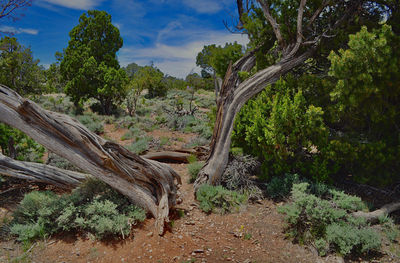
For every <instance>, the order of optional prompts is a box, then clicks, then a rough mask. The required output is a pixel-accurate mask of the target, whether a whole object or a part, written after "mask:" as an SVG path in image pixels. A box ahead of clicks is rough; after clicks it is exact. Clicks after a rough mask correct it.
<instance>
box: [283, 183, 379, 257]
mask: <svg viewBox="0 0 400 263" xmlns="http://www.w3.org/2000/svg"><path fill="white" fill-rule="evenodd" d="M309 186H310V185H309V183H306V182H303V183H294V184H293V187H292V191H291V195H292V197H291V198H292V203H290V204H287V205H284V206H282V207H279V208H278V211H279V212H280V213H284V214H285V215H286V216H285V221H286V223H287V228H286V232H287V234H288V235H289V236H290V237H293V238H294V239H295V240H296V241H298V242H300V243H311V244H313V245H314V246H315V247H316V248H317V250H318V252H319V253H320V255H326V254H327V253H329V252H332V251H335V252H338V253H339V254H341V255H344V256H346V255H349V254H350V253H356V254H360V253H366V252H369V251H371V250H375V251H378V250H379V249H380V247H381V235H380V233H379V232H378V231H376V230H375V229H373V228H372V227H371V226H370V225H369V224H368V223H367V222H366V220H365V219H364V218H359V217H354V216H353V215H352V213H353V212H356V211H360V210H367V206H366V204H365V203H364V202H362V200H361V199H360V198H359V197H356V196H351V195H347V194H345V193H343V192H341V191H338V190H336V189H329V188H325V189H327V191H326V192H325V193H323V195H322V196H323V198H322V197H319V196H317V195H315V194H312V193H310V192H311V191H312V189H311V188H310V187H309Z"/></svg>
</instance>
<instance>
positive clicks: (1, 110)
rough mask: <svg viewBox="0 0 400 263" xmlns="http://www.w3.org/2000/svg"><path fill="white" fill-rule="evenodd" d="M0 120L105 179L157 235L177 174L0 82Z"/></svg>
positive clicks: (171, 203)
mask: <svg viewBox="0 0 400 263" xmlns="http://www.w3.org/2000/svg"><path fill="white" fill-rule="evenodd" d="M0 121H1V122H4V123H6V124H8V125H10V126H12V127H14V128H17V129H19V130H21V131H22V132H24V133H26V134H27V135H28V136H30V137H32V138H33V139H34V140H35V141H37V142H38V143H40V144H42V145H43V146H44V147H45V148H47V149H48V150H50V151H52V152H54V153H56V154H57V155H59V156H61V157H63V158H65V159H67V160H68V161H70V162H71V163H72V164H74V165H75V166H77V167H78V168H80V169H82V170H83V171H85V172H87V173H89V174H91V175H92V176H94V177H96V178H98V179H99V180H101V181H103V182H105V183H107V184H108V185H110V186H111V187H113V188H114V189H116V190H117V191H119V192H120V193H121V194H123V195H125V196H126V197H128V198H129V199H130V200H131V201H132V202H133V203H135V204H137V205H139V206H141V207H143V208H144V209H145V210H147V211H149V212H150V213H151V214H152V215H153V216H154V217H155V218H156V228H157V231H158V233H159V234H162V233H163V231H164V223H165V222H166V221H167V222H168V221H169V219H168V214H169V209H170V207H173V206H174V205H175V204H176V199H177V188H178V184H181V179H180V177H179V175H178V174H177V173H176V172H175V171H174V170H173V169H172V168H170V167H169V166H168V165H166V164H162V163H159V162H156V161H153V160H149V159H145V158H142V157H140V156H138V155H136V154H134V153H132V152H130V151H128V150H127V149H125V148H124V147H122V146H121V145H119V144H116V143H113V142H109V141H107V140H105V139H103V138H101V137H99V136H98V135H96V134H94V133H92V132H91V131H89V130H88V129H87V128H86V127H85V126H83V125H82V124H80V123H79V122H78V121H76V120H74V119H72V118H71V117H69V116H67V115H64V114H60V113H56V112H51V111H47V110H44V109H42V108H40V107H39V106H38V105H36V104H35V103H34V102H32V101H30V100H28V99H24V98H22V97H21V96H20V95H19V94H17V93H16V92H15V91H13V90H11V89H9V88H7V87H6V86H4V85H0Z"/></svg>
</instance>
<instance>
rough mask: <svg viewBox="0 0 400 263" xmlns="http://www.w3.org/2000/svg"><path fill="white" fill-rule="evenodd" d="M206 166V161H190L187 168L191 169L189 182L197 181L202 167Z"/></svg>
mask: <svg viewBox="0 0 400 263" xmlns="http://www.w3.org/2000/svg"><path fill="white" fill-rule="evenodd" d="M203 166H204V162H201V161H200V162H198V161H194V162H190V163H189V164H188V166H187V169H188V171H189V176H190V177H189V183H191V184H192V183H194V181H196V178H197V175H198V174H199V172H200V170H201V168H202V167H203Z"/></svg>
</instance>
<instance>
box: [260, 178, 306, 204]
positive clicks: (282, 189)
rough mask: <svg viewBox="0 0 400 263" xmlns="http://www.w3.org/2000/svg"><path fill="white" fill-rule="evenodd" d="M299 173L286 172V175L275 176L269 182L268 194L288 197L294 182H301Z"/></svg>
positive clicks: (275, 196) (274, 196)
mask: <svg viewBox="0 0 400 263" xmlns="http://www.w3.org/2000/svg"><path fill="white" fill-rule="evenodd" d="M299 182H300V179H299V175H297V174H286V175H285V176H274V177H272V178H271V181H270V182H269V183H268V184H267V194H268V196H269V197H271V198H273V199H276V198H286V197H288V196H289V194H290V191H291V190H292V186H293V184H294V183H299Z"/></svg>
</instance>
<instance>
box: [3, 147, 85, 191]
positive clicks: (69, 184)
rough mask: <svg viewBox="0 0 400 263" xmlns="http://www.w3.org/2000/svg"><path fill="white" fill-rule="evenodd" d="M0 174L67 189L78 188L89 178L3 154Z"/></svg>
mask: <svg viewBox="0 0 400 263" xmlns="http://www.w3.org/2000/svg"><path fill="white" fill-rule="evenodd" d="M0 174H2V175H6V176H10V177H15V178H19V179H24V180H29V181H34V182H42V183H47V184H52V185H55V186H58V187H61V188H65V189H72V188H74V187H76V186H77V185H79V184H80V183H81V182H82V181H83V180H85V179H86V178H87V177H88V176H89V175H88V174H83V173H78V172H73V171H69V170H64V169H60V168H57V167H54V166H50V165H45V164H41V163H32V162H22V161H17V160H14V159H12V158H9V157H7V156H4V155H2V154H0Z"/></svg>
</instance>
